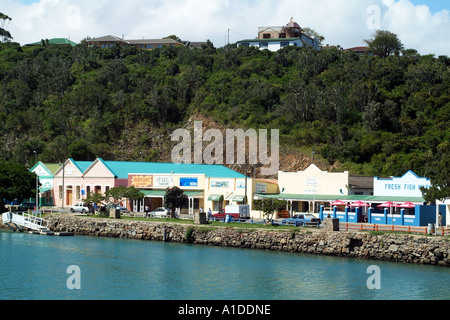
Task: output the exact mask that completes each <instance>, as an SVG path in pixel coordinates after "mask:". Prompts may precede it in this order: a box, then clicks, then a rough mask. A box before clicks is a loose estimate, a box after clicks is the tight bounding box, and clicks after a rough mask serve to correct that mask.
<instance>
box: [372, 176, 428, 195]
mask: <svg viewBox="0 0 450 320" xmlns="http://www.w3.org/2000/svg"><path fill="white" fill-rule="evenodd" d="M430 186H431V182H430V179H428V178H421V177H418V176H417V175H416V174H415V173H414V172H412V171H411V170H409V171H408V172H406V173H405V174H404V175H403V176H402V177H391V178H378V177H374V180H373V194H374V195H375V196H393V197H422V191H420V187H426V188H429V187H430Z"/></svg>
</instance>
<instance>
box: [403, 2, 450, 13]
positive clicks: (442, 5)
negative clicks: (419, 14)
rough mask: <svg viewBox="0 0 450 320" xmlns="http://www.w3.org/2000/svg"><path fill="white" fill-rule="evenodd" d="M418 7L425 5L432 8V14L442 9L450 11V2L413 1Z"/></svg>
mask: <svg viewBox="0 0 450 320" xmlns="http://www.w3.org/2000/svg"><path fill="white" fill-rule="evenodd" d="M411 2H412V3H414V4H416V5H420V4H424V5H426V6H428V7H429V8H430V11H431V12H432V13H436V12H438V11H441V10H442V9H447V10H450V1H449V0H411Z"/></svg>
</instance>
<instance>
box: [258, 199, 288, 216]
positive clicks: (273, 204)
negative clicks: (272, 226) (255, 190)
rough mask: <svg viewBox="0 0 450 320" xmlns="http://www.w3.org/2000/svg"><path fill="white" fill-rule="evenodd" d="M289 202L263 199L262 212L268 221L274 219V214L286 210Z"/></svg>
mask: <svg viewBox="0 0 450 320" xmlns="http://www.w3.org/2000/svg"><path fill="white" fill-rule="evenodd" d="M286 204H287V201H286V200H280V199H263V200H262V201H261V210H262V212H263V213H264V215H265V216H266V217H267V219H268V220H272V219H273V214H274V213H275V212H277V211H279V210H281V209H284V208H286Z"/></svg>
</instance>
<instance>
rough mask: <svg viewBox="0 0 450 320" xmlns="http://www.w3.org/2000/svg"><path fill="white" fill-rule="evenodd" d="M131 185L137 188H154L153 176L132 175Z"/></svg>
mask: <svg viewBox="0 0 450 320" xmlns="http://www.w3.org/2000/svg"><path fill="white" fill-rule="evenodd" d="M130 186H133V187H135V188H152V187H153V176H131V183H130Z"/></svg>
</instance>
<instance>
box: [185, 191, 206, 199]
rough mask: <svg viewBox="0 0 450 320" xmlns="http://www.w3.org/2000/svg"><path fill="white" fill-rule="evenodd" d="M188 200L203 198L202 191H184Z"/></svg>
mask: <svg viewBox="0 0 450 320" xmlns="http://www.w3.org/2000/svg"><path fill="white" fill-rule="evenodd" d="M184 194H185V195H187V196H188V197H189V198H203V191H184Z"/></svg>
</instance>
